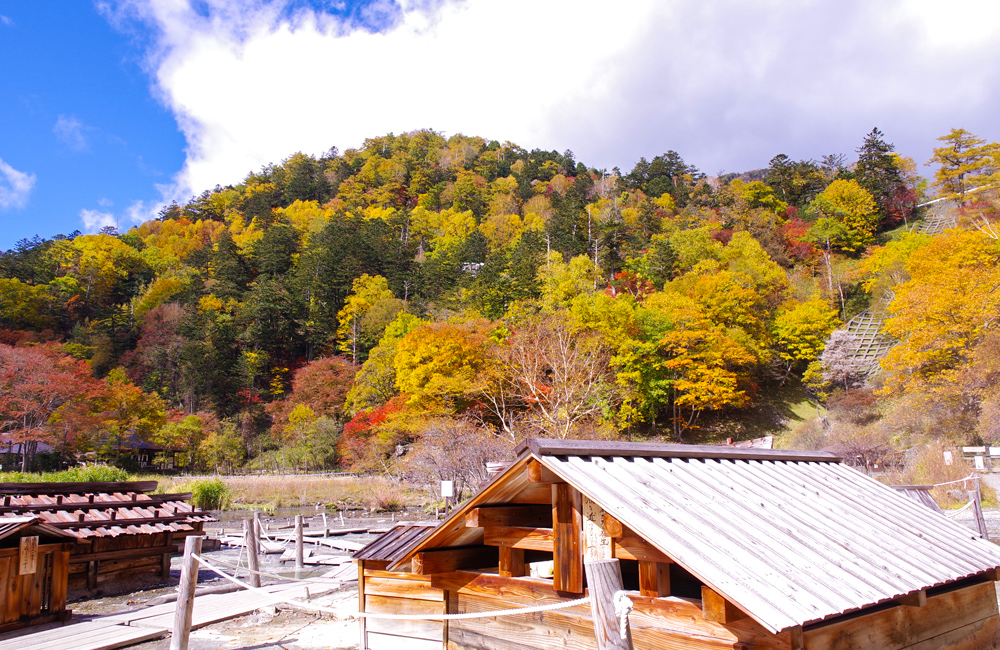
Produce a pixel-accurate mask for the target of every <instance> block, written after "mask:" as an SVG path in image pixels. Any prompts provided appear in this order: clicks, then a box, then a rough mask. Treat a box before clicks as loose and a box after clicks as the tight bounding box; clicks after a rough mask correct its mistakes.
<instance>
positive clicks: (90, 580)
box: [87, 560, 101, 589]
mask: <svg viewBox="0 0 1000 650" xmlns="http://www.w3.org/2000/svg"><path fill="white" fill-rule="evenodd" d="M100 568H101V561H100V560H91V561H90V562H88V563H87V589H97V572H98V570H100Z"/></svg>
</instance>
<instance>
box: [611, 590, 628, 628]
mask: <svg viewBox="0 0 1000 650" xmlns="http://www.w3.org/2000/svg"><path fill="white" fill-rule="evenodd" d="M612 602H613V603H614V606H615V616H617V617H618V635H619V636H620V637H621V638H623V639H625V638H627V637H628V614H629V612H631V611H632V607H633V605H632V599H631V598H629V597H628V594H627V593H625V592H624V591H616V592H615V594H614V596H612Z"/></svg>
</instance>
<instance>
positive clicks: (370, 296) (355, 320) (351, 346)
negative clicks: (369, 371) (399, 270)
mask: <svg viewBox="0 0 1000 650" xmlns="http://www.w3.org/2000/svg"><path fill="white" fill-rule="evenodd" d="M394 298H395V297H394V296H393V295H392V291H391V290H390V289H389V281H388V280H386V279H385V278H383V277H382V276H381V275H374V276H372V275H368V274H367V273H364V274H362V275H361V277H360V278H355V279H354V282H353V283H352V285H351V294H350V295H349V296H347V300H345V301H344V306H343V308H341V310H340V311H339V312H337V338H338V339H339V340H340V344H339V345H338V348H339V349H340V351H341V352H343V353H344V354H347V355H350V357H351V362H352V363H357V362H358V353H359V349H358V348H359V341H360V337H361V331H362V319H363V318H364V316H365V314H367V313H368V312H369V311H371V310H372V308H373V307H375V306H376V305H378V304H379V303H382V302H385V301H389V300H393V299H394Z"/></svg>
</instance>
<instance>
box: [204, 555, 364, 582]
mask: <svg viewBox="0 0 1000 650" xmlns="http://www.w3.org/2000/svg"><path fill="white" fill-rule="evenodd" d="M216 562H217V563H218V564H221V565H222V566H224V567H228V568H230V569H237V570H245V571H246V572H247V573H251V574H253V573H256V574H257V575H259V576H264V577H267V578H274V579H276V580H288V581H290V582H312V583H315V584H318V585H339V584H341V583H343V582H344V581H343V580H333V579H326V580H323V579H320V578H292V577H291V576H282V575H278V574H277V573H267V572H266V571H254V570H253V569H251V568H250V567H245V566H243V565H242V564H232V563H231V562H223V561H222V560H216ZM329 566H331V567H332V566H333V565H329ZM341 566H342V565H341ZM296 570H298V569H296Z"/></svg>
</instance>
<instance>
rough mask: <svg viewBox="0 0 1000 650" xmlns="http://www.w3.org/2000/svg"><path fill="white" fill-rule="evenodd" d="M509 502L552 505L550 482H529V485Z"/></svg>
mask: <svg viewBox="0 0 1000 650" xmlns="http://www.w3.org/2000/svg"><path fill="white" fill-rule="evenodd" d="M507 502H508V503H522V504H534V505H547V506H550V507H551V506H552V490H551V489H550V488H549V484H548V483H528V485H527V487H525V488H524V489H523V490H521V491H520V492H518V493H517V494H515V495H514V496H512V497H510V498H509V499H508V500H507Z"/></svg>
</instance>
